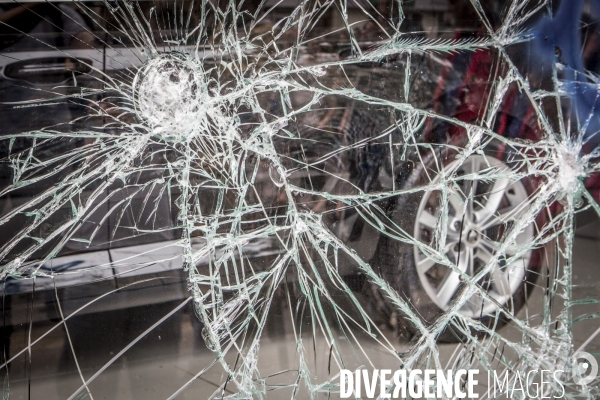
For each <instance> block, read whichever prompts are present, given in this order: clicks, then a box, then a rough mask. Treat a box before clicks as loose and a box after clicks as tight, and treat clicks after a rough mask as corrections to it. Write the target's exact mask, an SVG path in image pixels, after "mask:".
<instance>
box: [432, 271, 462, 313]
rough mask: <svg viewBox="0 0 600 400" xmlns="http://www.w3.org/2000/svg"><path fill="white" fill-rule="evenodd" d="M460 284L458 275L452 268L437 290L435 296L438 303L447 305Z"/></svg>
mask: <svg viewBox="0 0 600 400" xmlns="http://www.w3.org/2000/svg"><path fill="white" fill-rule="evenodd" d="M458 285H460V275H459V274H458V272H456V271H454V270H449V272H448V275H447V276H446V279H444V283H443V284H442V286H441V287H440V288H439V290H438V292H437V298H438V301H439V302H440V304H443V305H447V304H448V302H449V301H450V299H452V296H453V295H454V293H455V292H456V289H458Z"/></svg>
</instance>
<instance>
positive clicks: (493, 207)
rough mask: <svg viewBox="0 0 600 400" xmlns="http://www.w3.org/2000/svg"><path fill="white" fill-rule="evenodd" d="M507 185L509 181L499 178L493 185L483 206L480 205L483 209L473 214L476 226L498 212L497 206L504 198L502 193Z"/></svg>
mask: <svg viewBox="0 0 600 400" xmlns="http://www.w3.org/2000/svg"><path fill="white" fill-rule="evenodd" d="M509 184H510V181H509V180H508V179H506V178H500V179H498V180H497V181H496V182H495V183H494V186H493V187H492V189H491V190H490V193H489V194H488V196H487V200H486V202H485V204H482V207H483V208H482V209H481V210H479V211H477V212H475V215H476V217H477V223H478V224H482V223H484V222H486V221H487V220H488V219H489V218H490V217H492V216H493V215H494V213H495V212H496V211H497V210H498V206H500V202H501V201H502V198H503V197H504V192H505V191H506V189H507V187H508V185H509Z"/></svg>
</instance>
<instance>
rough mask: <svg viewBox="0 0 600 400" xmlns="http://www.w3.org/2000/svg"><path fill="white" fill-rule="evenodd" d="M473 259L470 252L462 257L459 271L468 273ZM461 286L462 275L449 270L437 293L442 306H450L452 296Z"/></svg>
mask: <svg viewBox="0 0 600 400" xmlns="http://www.w3.org/2000/svg"><path fill="white" fill-rule="evenodd" d="M472 261H473V260H472V258H471V255H470V253H469V252H465V253H464V254H461V255H460V260H459V262H458V265H457V266H458V269H459V270H460V271H461V272H463V273H465V272H467V270H468V268H469V265H470V264H471V263H472ZM459 285H460V274H459V273H458V272H456V271H455V270H453V269H448V274H447V275H446V278H445V279H444V283H442V285H441V286H440V288H439V289H438V292H437V298H438V301H439V302H440V304H443V305H444V306H445V305H447V304H448V302H449V301H450V300H451V299H452V296H453V295H454V293H455V292H456V290H457V289H458V286H459Z"/></svg>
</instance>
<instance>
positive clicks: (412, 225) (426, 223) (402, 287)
mask: <svg viewBox="0 0 600 400" xmlns="http://www.w3.org/2000/svg"><path fill="white" fill-rule="evenodd" d="M438 149H439V150H438V151H435V153H434V152H432V151H431V152H428V153H424V154H421V157H420V159H419V161H418V162H415V163H414V165H415V166H414V168H413V170H412V172H411V173H410V175H409V176H408V177H407V179H405V181H404V182H403V184H402V188H403V189H414V188H424V187H425V186H427V185H429V184H431V183H436V182H437V181H438V180H439V179H440V169H441V168H443V171H454V172H453V175H452V176H461V175H467V176H469V174H473V173H477V172H482V171H486V173H489V172H490V171H492V170H491V169H490V167H491V168H493V170H500V169H510V170H511V171H513V172H514V171H517V170H518V169H519V168H520V163H519V160H520V159H521V160H522V157H519V155H518V153H516V152H514V151H512V152H511V151H505V150H503V149H502V146H500V145H494V144H490V145H488V146H487V148H486V152H485V154H481V155H480V154H476V155H471V156H470V157H468V158H467V159H466V160H464V162H459V161H456V154H457V153H456V152H454V151H451V150H449V149H450V147H449V146H439V147H438ZM440 166H443V167H441V168H440ZM471 176H476V175H471ZM475 183H476V184H475ZM456 185H457V187H456V188H455V189H453V190H452V191H449V192H450V193H449V195H448V204H449V205H448V207H446V208H447V215H448V217H447V220H446V222H445V225H446V228H447V234H446V237H445V239H446V245H445V247H444V248H443V252H444V254H445V255H446V256H447V257H448V260H450V261H451V262H452V263H453V264H454V265H457V266H458V267H459V269H460V270H461V271H462V272H464V273H466V274H467V275H473V273H476V272H478V271H480V270H481V268H483V267H484V266H485V264H486V262H487V261H486V260H489V259H490V257H491V256H492V255H494V253H495V249H497V246H496V245H494V243H493V242H494V241H495V242H498V243H502V242H503V237H504V235H506V233H507V232H508V231H510V228H511V226H512V225H513V223H514V221H515V219H516V218H518V217H519V214H522V211H523V210H522V209H521V208H519V204H521V203H523V202H525V201H526V200H527V198H528V197H530V196H531V195H532V194H534V192H535V187H536V185H535V182H533V181H531V180H528V179H521V180H519V181H516V182H510V181H507V180H504V179H501V178H500V179H497V180H477V179H468V178H465V179H459V180H457V181H456ZM473 187H474V189H475V190H474V194H473V196H472V198H473V199H475V201H474V202H469V201H468V199H467V197H468V196H467V195H465V194H464V193H469V192H470V190H471V189H469V188H473ZM490 189H491V190H490ZM458 198H462V200H464V203H465V204H466V205H465V204H462V203H461V202H459V201H457V199H458ZM442 202H443V201H442V192H441V190H431V191H425V190H417V191H416V192H415V193H414V194H410V195H404V196H400V197H398V198H397V199H396V201H395V204H394V205H393V206H392V207H391V210H392V211H391V213H390V215H389V217H390V218H391V220H392V221H393V222H394V223H395V224H396V225H397V226H399V227H400V228H402V229H403V230H404V232H406V234H408V235H410V236H409V238H411V237H412V238H414V239H415V241H413V242H412V243H406V242H403V241H400V240H396V239H393V238H390V237H389V236H382V238H381V240H380V242H379V244H378V248H377V250H376V253H375V257H374V259H373V264H374V266H375V267H376V270H378V271H379V272H380V274H381V276H382V278H384V279H385V280H386V281H387V282H388V283H389V284H390V285H391V286H392V287H393V288H394V289H395V290H396V291H397V292H398V293H400V295H401V296H402V297H403V298H404V299H406V300H407V301H408V302H409V304H410V305H411V307H412V309H413V311H415V312H416V314H417V315H418V316H420V318H421V319H422V321H423V322H424V323H425V325H426V326H432V325H433V324H434V323H435V322H436V321H437V320H438V319H439V318H440V316H442V315H443V314H444V313H445V312H446V311H447V310H448V308H449V307H450V305H452V304H453V301H454V300H455V299H456V297H457V296H458V295H459V294H460V293H461V292H462V290H463V289H464V288H465V287H466V284H465V283H464V282H463V281H461V279H460V278H461V276H460V275H459V274H457V273H456V272H454V271H453V270H452V269H450V268H449V267H447V266H445V265H442V264H439V263H436V262H434V261H432V260H431V258H429V257H427V256H425V255H424V253H423V251H422V250H421V249H420V248H419V246H417V243H421V244H425V245H428V246H429V245H430V246H431V247H432V248H435V247H436V245H435V242H436V239H435V238H436V237H437V238H439V237H441V236H442V234H441V232H442V230H441V229H440V228H441V226H442V224H443V219H440V217H441V216H443V215H444V214H443V213H442V210H443V206H442V205H441V204H442ZM484 205H485V207H484ZM494 205H497V207H496V208H494ZM461 208H462V210H461ZM492 209H494V210H495V211H494V212H490V210H492ZM497 210H500V211H497ZM511 210H512V211H511ZM519 211H521V212H519ZM499 215H502V216H503V217H504V221H503V222H500V221H499V219H498V218H495V217H497V216H499ZM478 218H479V219H480V221H479V222H477V219H478ZM539 223H541V221H540V217H538V218H537V220H536V221H535V223H532V224H529V225H528V226H527V227H526V228H525V229H523V230H522V231H521V232H520V233H519V235H518V236H517V241H518V242H519V243H525V242H527V241H529V240H531V239H533V237H534V236H535V235H536V233H537V230H536V229H537V228H536V227H537V226H539ZM436 235H438V236H436ZM412 238H411V239H412ZM438 241H439V239H438ZM506 254H507V255H508V256H510V255H511V254H514V248H512V247H509V249H508V250H507V251H506ZM461 256H462V260H461ZM498 260H499V263H498V264H497V265H500V268H499V269H498V270H495V272H494V273H493V274H487V275H486V276H484V278H483V279H482V280H480V286H481V288H482V289H483V290H485V291H486V292H487V294H488V295H489V296H490V297H492V298H494V299H495V300H496V302H498V303H499V304H500V305H501V306H502V307H504V308H506V309H508V310H510V312H511V313H512V314H513V315H514V314H516V313H517V312H518V311H519V309H521V307H522V306H523V305H524V304H525V302H526V293H527V291H528V288H527V286H528V285H530V284H533V283H534V281H535V278H536V277H537V275H538V271H539V268H540V266H541V260H542V250H541V249H530V250H528V251H527V252H525V253H524V254H522V255H521V256H517V260H516V262H512V263H510V264H507V263H506V258H505V257H504V256H502V255H501V256H499V259H498ZM521 265H522V267H520V266H521ZM367 290H368V291H370V296H371V297H372V298H373V299H375V300H376V301H377V303H378V304H379V306H378V309H379V310H380V311H382V312H383V313H384V314H386V316H387V317H388V320H389V321H390V325H391V326H393V327H394V328H395V329H397V331H398V333H399V335H400V336H404V337H408V338H410V337H412V336H414V335H417V334H418V332H417V330H416V328H415V327H414V326H413V324H412V323H411V322H410V321H408V319H407V318H404V317H402V316H399V315H398V314H397V312H396V311H395V310H394V307H393V306H391V304H390V302H389V301H388V300H387V299H386V300H384V303H386V304H381V303H382V298H384V299H385V296H382V294H381V293H380V291H379V290H378V289H377V288H376V287H374V285H367ZM498 310H499V308H498V306H497V304H494V302H490V301H489V300H484V298H483V297H481V296H477V295H475V296H473V297H472V298H471V299H470V300H469V301H468V302H467V303H466V304H465V306H464V307H463V308H461V309H460V310H459V313H460V314H461V315H462V316H465V317H469V318H473V319H477V320H479V321H481V322H482V323H483V324H484V325H486V326H488V327H489V326H493V325H495V326H496V328H498V327H500V326H501V325H503V324H505V323H506V322H507V321H506V320H505V319H504V318H503V313H499V312H498ZM498 316H499V318H498ZM438 340H439V341H442V342H457V341H462V340H464V335H463V334H461V333H460V332H458V331H457V330H456V329H455V328H454V327H453V326H452V324H449V325H448V327H446V328H445V329H444V330H443V331H442V332H441V334H440V335H439V336H438Z"/></svg>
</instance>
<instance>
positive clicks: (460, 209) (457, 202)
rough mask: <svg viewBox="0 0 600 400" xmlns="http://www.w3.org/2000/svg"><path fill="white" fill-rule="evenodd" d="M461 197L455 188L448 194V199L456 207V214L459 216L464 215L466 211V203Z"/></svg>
mask: <svg viewBox="0 0 600 400" xmlns="http://www.w3.org/2000/svg"><path fill="white" fill-rule="evenodd" d="M461 197H462V196H461V195H460V194H458V193H457V192H455V191H454V190H453V191H451V192H450V193H449V194H448V201H449V202H450V205H451V206H452V208H454V212H455V213H456V214H455V215H456V216H457V217H458V216H461V215H463V214H464V212H465V205H466V204H465V203H464V202H463V200H462V199H461Z"/></svg>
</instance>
